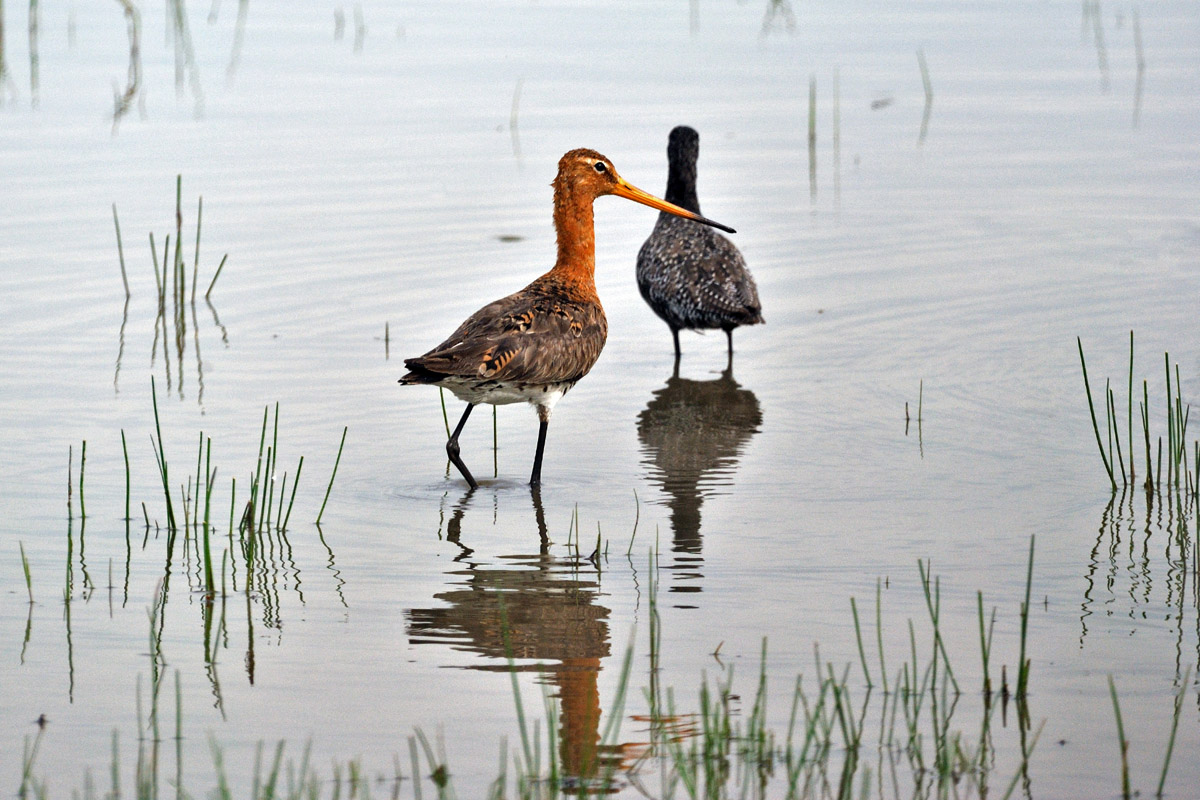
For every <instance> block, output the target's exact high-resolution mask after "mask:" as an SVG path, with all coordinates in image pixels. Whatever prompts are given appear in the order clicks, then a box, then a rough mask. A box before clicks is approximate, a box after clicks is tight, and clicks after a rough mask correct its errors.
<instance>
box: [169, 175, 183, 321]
mask: <svg viewBox="0 0 1200 800" xmlns="http://www.w3.org/2000/svg"><path fill="white" fill-rule="evenodd" d="M171 271H172V273H173V277H174V280H175V303H176V307H179V306H182V305H183V295H184V292H185V291H186V290H187V276H186V274H185V273H184V271H183V176H182V175H176V176H175V260H174V261H172V262H171Z"/></svg>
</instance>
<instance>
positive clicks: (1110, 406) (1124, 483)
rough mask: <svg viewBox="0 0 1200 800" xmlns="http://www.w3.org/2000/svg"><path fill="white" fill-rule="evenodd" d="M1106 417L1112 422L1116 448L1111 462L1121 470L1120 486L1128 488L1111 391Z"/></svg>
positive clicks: (1109, 392) (1110, 390)
mask: <svg viewBox="0 0 1200 800" xmlns="http://www.w3.org/2000/svg"><path fill="white" fill-rule="evenodd" d="M1108 416H1109V417H1110V418H1111V420H1112V434H1113V442H1114V443H1115V444H1116V446H1117V456H1116V458H1114V459H1113V462H1114V463H1116V464H1117V465H1118V466H1119V467H1120V468H1121V485H1122V486H1128V485H1129V481H1128V480H1127V479H1126V477H1125V456H1124V455H1122V454H1121V432H1120V426H1119V425H1117V407H1116V404H1115V402H1114V400H1113V393H1112V389H1109V390H1108ZM1132 449H1133V448H1132V447H1131V448H1130V450H1131V451H1132Z"/></svg>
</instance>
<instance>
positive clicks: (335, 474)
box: [317, 426, 350, 525]
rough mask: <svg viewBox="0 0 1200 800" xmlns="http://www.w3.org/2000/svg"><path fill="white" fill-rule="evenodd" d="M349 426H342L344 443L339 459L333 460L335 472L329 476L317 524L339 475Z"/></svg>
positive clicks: (339, 449) (341, 445)
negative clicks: (338, 469) (338, 470)
mask: <svg viewBox="0 0 1200 800" xmlns="http://www.w3.org/2000/svg"><path fill="white" fill-rule="evenodd" d="M348 430H350V427H349V426H346V427H343V428H342V443H341V444H339V445H338V454H337V459H336V460H335V461H334V462H333V473H332V474H330V476H329V486H328V488H326V489H325V499H324V500H323V501H322V502H321V510H320V511H319V512H318V513H317V524H318V525H320V524H321V516H322V515H323V514H324V513H325V504H326V503H328V502H329V493H330V492H331V491H333V479H334V478H335V477H337V468H338V464H340V463H341V461H342V448H343V447H345V446H346V431H348Z"/></svg>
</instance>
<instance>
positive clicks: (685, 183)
mask: <svg viewBox="0 0 1200 800" xmlns="http://www.w3.org/2000/svg"><path fill="white" fill-rule="evenodd" d="M699 154H700V134H698V133H696V131H695V130H693V129H692V128H689V127H687V126H686V125H680V126H679V127H677V128H675V129H674V130H672V131H671V136H670V138H669V139H668V141H667V160H668V162H669V163H670V171H669V172H668V174H667V202H669V203H674V204H675V205H677V206H682V207H683V208H686V209H687V210H688V211H691V212H692V213H693V214H699V213H700V201H699V200H698V199H697V198H696V158H697V157H698V156H699ZM637 283H638V289H640V290H641V292H642V297H643V298H644V299H645V301H646V303H647V304H649V306H650V308H652V309H653V310H654V313H655V314H658V316H659V317H661V318H662V320H663V321H664V322H666V323H667V326H668V327H670V329H671V336H672V337H673V338H674V340H675V357H676V358H679V331H680V329H681V328H686V329H688V330H702V329H704V328H720V329H721V330H723V331H725V337H726V339H727V340H728V343H729V355H730V357H732V356H733V329H734V328H736V327H738V326H739V325H757V324H758V323H760V322H762V321H763V318H762V304H761V303H759V302H758V289H757V288H756V287H755V285H754V278H752V277H750V270H748V269H746V261H745V259H743V258H742V254H741V253H739V252H738V249H737V248H736V247H734V246H733V242H731V241H729V240H728V239H726V238H725V237H724V236H722V235H721V234H719V233H717V232H716V231H714V230H711V229H709V228H702V227H700V226H699V225H695V224H693V223H692V222H689V221H687V220H683V219H678V218H676V217H673V216H669V215H667V214H659V215H658V222H657V223H655V225H654V231H653V232H652V233H651V234H650V238H649V239H647V240H646V243H645V244H643V245H642V249H641V250H640V251H638V260H637Z"/></svg>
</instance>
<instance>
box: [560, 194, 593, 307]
mask: <svg viewBox="0 0 1200 800" xmlns="http://www.w3.org/2000/svg"><path fill="white" fill-rule="evenodd" d="M594 199H595V197H594V196H593V195H592V194H591V193H590V192H580V191H577V190H576V189H575V188H574V187H572V186H571V185H570V184H569V183H568V182H566V181H563V180H561V178H559V179H556V180H555V181H554V230H555V232H556V233H557V235H558V260H557V261H556V262H555V263H554V269H553V270H551V273H552V274H554V275H555V276H556V277H558V278H559V280H561V281H562V282H563V283H565V284H568V285H570V286H572V287H574V288H576V289H578V290H580V291H581V292H583V293H584V294H588V295H591V296H595V294H596V229H595V225H594V224H593V216H592V201H593V200H594Z"/></svg>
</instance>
